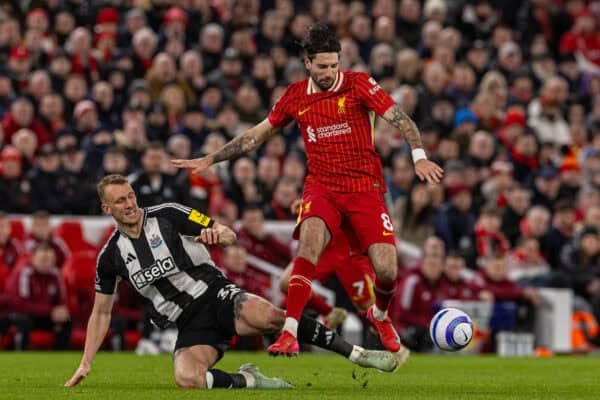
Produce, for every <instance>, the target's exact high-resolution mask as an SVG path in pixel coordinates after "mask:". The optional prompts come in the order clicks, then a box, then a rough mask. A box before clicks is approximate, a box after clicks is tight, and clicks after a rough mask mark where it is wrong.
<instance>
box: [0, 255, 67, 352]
mask: <svg viewBox="0 0 600 400" xmlns="http://www.w3.org/2000/svg"><path fill="white" fill-rule="evenodd" d="M7 289H8V294H9V296H10V297H9V304H10V309H11V310H12V311H13V313H14V314H12V315H11V316H10V320H11V322H12V324H13V325H15V327H16V328H17V334H16V335H15V340H14V345H15V349H16V350H25V349H27V348H28V347H29V335H30V333H31V331H32V330H34V329H41V330H45V331H50V332H54V333H55V335H56V341H55V346H54V347H55V348H56V349H66V348H67V347H68V345H69V338H70V334H71V323H70V320H69V311H68V309H67V306H66V293H65V286H64V282H63V280H62V278H61V276H60V273H59V271H58V268H57V267H56V259H55V256H54V250H53V249H52V247H51V246H50V245H48V244H45V243H41V244H39V245H37V246H36V247H35V248H34V249H33V253H32V255H31V262H30V263H29V264H28V265H25V266H24V267H23V268H19V269H16V270H14V271H13V272H12V274H11V276H10V278H9V282H8V284H7Z"/></svg>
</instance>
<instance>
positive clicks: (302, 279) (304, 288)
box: [285, 257, 316, 321]
mask: <svg viewBox="0 0 600 400" xmlns="http://www.w3.org/2000/svg"><path fill="white" fill-rule="evenodd" d="M315 268H316V267H315V265H314V264H313V263H311V262H310V261H308V260H307V259H305V258H302V257H296V258H295V259H294V268H293V269H292V276H291V277H290V282H289V284H288V298H287V307H286V310H285V315H286V317H289V318H294V319H295V320H296V321H300V316H301V315H302V311H304V307H305V306H306V303H308V299H309V297H310V293H311V286H312V280H313V277H314V276H315Z"/></svg>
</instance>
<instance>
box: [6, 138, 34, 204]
mask: <svg viewBox="0 0 600 400" xmlns="http://www.w3.org/2000/svg"><path fill="white" fill-rule="evenodd" d="M0 167H1V171H2V175H0V193H2V194H3V199H2V202H0V209H2V210H4V211H7V212H11V213H27V212H29V211H31V201H32V199H31V184H30V183H29V182H28V181H27V180H25V179H24V177H25V174H24V171H23V159H22V158H21V155H20V154H19V152H18V151H17V150H16V149H15V148H14V147H12V146H5V147H4V149H2V152H0Z"/></svg>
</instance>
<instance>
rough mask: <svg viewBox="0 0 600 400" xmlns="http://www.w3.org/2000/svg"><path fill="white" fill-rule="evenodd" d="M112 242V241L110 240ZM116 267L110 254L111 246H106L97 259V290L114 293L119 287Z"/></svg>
mask: <svg viewBox="0 0 600 400" xmlns="http://www.w3.org/2000/svg"><path fill="white" fill-rule="evenodd" d="M109 243H110V242H109ZM115 270H116V268H115V266H114V265H113V261H112V260H111V256H110V248H109V246H108V245H107V246H105V247H104V248H103V249H102V251H100V254H99V255H98V259H97V261H96V285H95V286H96V292H98V293H103V294H114V293H115V289H116V288H117V274H116V272H115Z"/></svg>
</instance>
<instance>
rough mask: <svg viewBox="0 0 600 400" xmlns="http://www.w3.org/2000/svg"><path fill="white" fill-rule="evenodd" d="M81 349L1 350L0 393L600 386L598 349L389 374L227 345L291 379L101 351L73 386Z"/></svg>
mask: <svg viewBox="0 0 600 400" xmlns="http://www.w3.org/2000/svg"><path fill="white" fill-rule="evenodd" d="M80 356H81V353H51V352H35V353H34V352H32V353H12V352H3V353H0V399H11V400H12V399H44V400H48V399H86V400H87V399H101V400H115V399H134V400H135V399H144V400H146V399H177V400H180V399H198V398H202V399H227V400H230V399H269V400H270V399H286V400H292V399H302V400H304V399H340V400H341V399H344V400H352V399H360V400H364V399H365V398H373V399H544V400H549V399H584V398H590V399H592V398H598V393H600V357H591V356H590V357H575V356H573V357H569V356H566V357H554V358H548V359H536V358H497V357H491V356H487V357H485V356H484V357H481V356H480V357H474V356H419V355H418V356H413V357H411V359H410V361H409V362H408V364H406V365H405V366H404V367H402V368H401V369H400V370H399V371H397V372H396V373H394V374H384V373H380V372H377V371H374V370H367V369H362V368H358V367H354V366H353V365H352V364H350V363H349V362H348V361H346V360H344V359H343V358H341V357H339V356H336V355H323V354H302V355H301V356H300V357H298V358H297V359H281V358H276V359H274V358H270V357H268V356H267V355H266V354H265V353H238V352H229V353H226V355H225V358H224V359H223V360H221V362H220V363H219V364H218V368H220V369H223V370H226V371H234V370H237V368H238V367H239V366H240V365H241V364H243V363H245V362H253V363H255V364H257V365H258V366H259V367H260V368H261V370H262V371H263V372H264V373H265V374H268V375H274V376H281V377H284V378H286V379H287V380H289V381H291V382H292V383H294V384H295V385H296V389H295V390H286V391H258V390H256V391H251V392H250V391H242V390H238V391H233V390H212V391H204V392H202V393H199V392H198V391H183V390H180V389H178V388H177V387H176V386H175V384H174V380H173V372H172V371H173V368H172V367H173V366H172V359H171V356H168V355H164V356H157V357H152V356H146V357H137V356H135V355H134V354H132V353H120V354H113V353H100V354H99V355H98V356H97V358H96V361H95V363H94V365H93V367H92V372H91V374H90V375H89V376H88V377H87V378H86V379H85V380H84V381H83V382H82V383H81V384H80V385H79V386H77V387H75V388H70V389H67V388H63V387H62V385H63V383H64V382H65V381H66V380H67V379H68V378H69V377H70V376H71V374H72V373H73V372H74V371H75V368H76V367H77V365H78V363H79V359H80Z"/></svg>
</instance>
